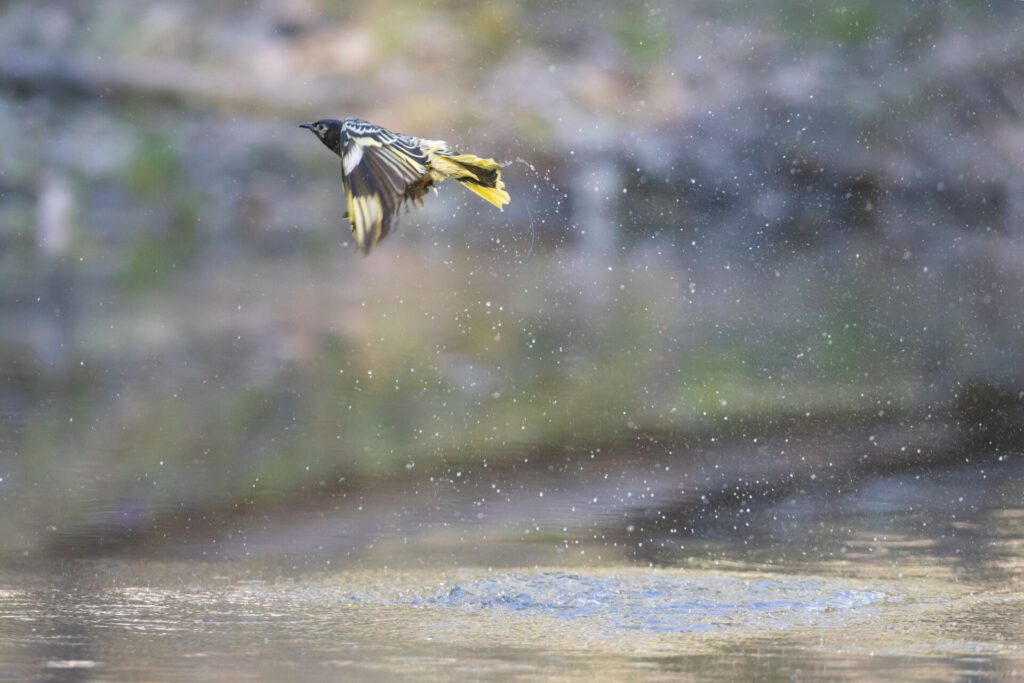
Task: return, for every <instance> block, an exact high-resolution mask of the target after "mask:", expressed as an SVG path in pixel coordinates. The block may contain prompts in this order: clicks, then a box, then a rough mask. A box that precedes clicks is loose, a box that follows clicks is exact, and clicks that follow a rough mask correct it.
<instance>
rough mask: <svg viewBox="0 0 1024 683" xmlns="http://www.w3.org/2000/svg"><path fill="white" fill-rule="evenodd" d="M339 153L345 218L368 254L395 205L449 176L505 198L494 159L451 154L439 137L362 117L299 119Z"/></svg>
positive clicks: (495, 200)
mask: <svg viewBox="0 0 1024 683" xmlns="http://www.w3.org/2000/svg"><path fill="white" fill-rule="evenodd" d="M300 128H308V129H309V130H311V131H313V133H314V134H315V135H316V136H317V137H318V138H320V141H321V142H323V143H324V145H326V146H327V148H328V149H330V150H331V151H332V152H334V153H335V154H337V155H338V156H339V157H341V186H342V188H343V189H344V191H345V200H346V202H347V203H348V214H347V215H346V218H347V219H348V221H349V223H350V224H351V225H352V236H353V237H354V238H355V240H356V246H357V247H359V249H360V250H361V251H362V252H363V253H364V254H368V253H370V249H371V248H372V247H373V245H375V244H377V242H380V241H381V240H382V239H384V238H385V237H387V235H388V232H390V231H391V227H392V225H393V224H394V221H395V218H396V216H397V214H398V210H399V209H400V208H402V205H403V204H404V203H405V202H406V201H408V200H410V199H411V200H413V201H415V202H416V203H417V204H419V205H420V206H423V197H424V195H426V194H427V190H429V189H430V188H431V187H433V185H434V183H438V182H440V181H442V180H444V179H445V178H452V179H454V180H457V181H459V182H460V183H462V185H463V186H464V187H466V188H467V189H469V190H471V191H472V192H475V193H476V194H478V195H480V196H481V197H483V198H484V199H486V200H487V201H489V202H490V203H491V204H494V206H496V207H498V208H499V209H500V208H502V207H503V206H504V205H505V204H508V202H509V196H508V192H506V191H505V183H504V182H502V180H501V166H499V165H498V163H497V162H496V161H494V159H481V158H480V157H477V156H473V155H472V154H456V153H455V152H453V151H452V150H451V149H449V148H448V145H447V144H446V143H444V142H442V141H441V140H424V139H423V138H417V137H413V136H411V135H402V134H400V133H392V132H391V131H389V130H387V129H385V128H381V127H380V126H376V125H374V124H372V123H370V122H368V121H363V120H362V119H356V118H347V119H344V120H343V121H338V120H337V119H322V120H320V121H311V122H309V123H303V124H301V126H300Z"/></svg>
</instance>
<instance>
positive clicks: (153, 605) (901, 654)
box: [0, 562, 1024, 680]
mask: <svg viewBox="0 0 1024 683" xmlns="http://www.w3.org/2000/svg"><path fill="white" fill-rule="evenodd" d="M931 573H932V574H933V575H932V577H931V578H927V579H926V578H915V579H906V578H899V577H898V576H890V577H887V578H885V579H881V578H879V579H875V580H867V579H862V578H848V577H841V576H822V577H811V576H805V575H798V574H783V573H767V572H755V571H753V570H752V569H748V570H746V571H740V572H737V571H722V570H719V569H714V568H711V567H700V568H690V569H686V570H674V569H663V570H650V569H630V568H625V567H619V568H604V569H575V570H571V571H554V570H520V571H516V572H507V571H497V570H493V571H489V570H485V569H475V570H468V569H467V570H459V571H443V570H437V571H435V570H414V571H395V570H383V569H381V570H375V571H340V572H331V573H317V574H312V575H305V576H296V577H290V578H281V577H280V576H277V578H274V577H273V575H274V572H273V570H270V569H269V568H267V567H256V566H250V565H246V564H245V563H222V564H190V565H181V564H177V565H175V564H159V563H138V564H134V565H129V564H123V563H102V562H99V563H97V562H76V563H74V564H73V565H72V566H71V567H69V568H68V572H67V573H66V574H65V575H64V577H63V578H64V580H63V582H61V581H60V580H59V579H58V577H54V576H42V575H38V574H35V575H33V574H28V573H7V574H5V575H4V577H3V581H4V583H5V584H6V585H9V586H13V587H12V588H8V589H5V590H4V591H3V593H2V594H0V605H2V624H0V629H2V650H0V656H2V658H3V661H4V662H5V663H6V668H5V676H6V677H7V678H8V679H10V680H14V679H19V678H23V677H30V676H34V675H38V676H44V675H45V676H46V677H47V678H48V679H51V680H83V679H89V678H91V677H92V676H93V675H95V676H97V677H98V678H102V679H103V680H126V679H135V678H138V677H140V676H141V677H151V678H163V677H176V678H187V679H207V678H208V679H217V680H221V679H223V678H224V677H227V678H228V679H231V680H280V679H282V677H290V678H294V677H296V676H298V677H302V678H308V677H310V676H314V677H323V676H330V675H337V674H336V671H337V670H342V671H344V672H345V673H346V674H347V675H352V676H357V677H360V678H373V677H375V676H383V675H386V676H399V675H404V676H413V675H418V676H420V675H422V674H423V670H424V668H426V669H427V670H429V671H430V672H431V673H430V677H431V678H433V679H435V680H446V679H451V678H469V679H472V678H475V677H478V676H481V675H484V674H501V675H502V676H503V677H512V678H517V677H531V676H538V675H543V676H549V675H556V674H557V675H560V676H564V677H567V678H571V679H579V680H585V679H588V678H590V677H592V676H593V675H595V673H598V672H599V673H601V674H602V675H630V674H631V675H640V674H644V675H649V676H658V675H661V676H664V677H666V678H667V677H670V676H671V675H673V674H675V673H679V672H693V673H695V674H699V673H700V672H701V671H726V670H727V671H731V672H733V675H735V676H738V677H741V678H744V679H748V678H750V677H756V676H762V675H765V674H772V675H795V674H797V673H799V674H800V675H801V676H802V677H807V678H819V677H820V678H831V677H834V676H836V675H840V674H842V675H849V676H853V677H854V678H859V679H863V680H871V679H872V677H874V676H877V675H879V674H881V673H884V672H886V671H891V670H892V669H893V667H899V668H900V669H902V670H904V671H905V672H906V674H907V675H908V676H911V675H914V676H922V677H929V676H938V677H944V678H945V677H949V676H952V675H956V674H961V675H967V674H970V673H979V672H989V673H992V672H1001V673H1003V674H1012V672H1013V671H1014V670H1016V669H1015V667H1019V666H1020V665H1021V664H1022V661H1021V656H1020V651H1019V650H1018V645H1019V643H1017V642H1014V641H1012V640H1007V639H1005V637H1007V636H1010V634H1011V633H1012V632H1011V631H1008V630H998V629H999V628H1004V629H1010V628H1014V627H1016V626H1019V623H1016V622H1017V621H1018V620H1019V616H1018V615H1019V614H1020V613H1021V608H1022V607H1024V605H1022V604H1021V600H1020V596H1019V595H1017V596H1014V595H1012V594H1010V593H1008V592H998V593H993V592H988V591H982V590H978V589H979V586H977V585H974V584H970V583H964V582H962V581H959V580H957V579H956V577H955V576H954V575H952V574H950V573H949V572H946V571H943V570H942V569H941V568H940V567H939V566H937V565H936V566H934V567H932V568H931ZM55 580H56V583H53V581H55ZM982 622H984V623H985V624H987V625H988V626H987V627H986V628H983V629H980V630H979V628H978V627H979V625H980V624H981V623H982ZM993 624H1001V625H1002V626H1001V627H996V630H994V629H993V627H992V625H993ZM1000 634H1001V635H1000ZM723 667H724V668H723ZM772 672H774V673H772Z"/></svg>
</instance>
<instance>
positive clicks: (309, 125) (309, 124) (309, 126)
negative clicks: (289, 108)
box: [299, 121, 313, 130]
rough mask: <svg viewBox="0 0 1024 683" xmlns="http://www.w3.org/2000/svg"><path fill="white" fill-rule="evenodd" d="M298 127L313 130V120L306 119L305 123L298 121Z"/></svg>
mask: <svg viewBox="0 0 1024 683" xmlns="http://www.w3.org/2000/svg"><path fill="white" fill-rule="evenodd" d="M299 128H305V129H306V130H313V122H312V121H307V122H306V123H300V124H299Z"/></svg>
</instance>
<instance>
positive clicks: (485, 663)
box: [0, 438, 1024, 681]
mask: <svg viewBox="0 0 1024 683" xmlns="http://www.w3.org/2000/svg"><path fill="white" fill-rule="evenodd" d="M851 440H852V441H857V440H859V439H852V438H851ZM815 443H816V444H819V442H817V441H815ZM819 445H820V444H819ZM676 447H677V446H673V448H676ZM793 448H794V452H799V451H800V449H799V448H796V447H793ZM843 448H844V445H843V443H842V440H840V441H839V442H837V443H835V444H834V449H833V455H834V457H835V458H836V459H838V458H839V457H841V456H840V454H841V452H842V450H843ZM734 450H735V451H737V452H736V453H733V452H732V451H734ZM649 451H650V452H648V453H647V454H645V455H635V456H634V457H633V458H631V459H630V458H624V457H622V456H621V455H616V456H608V457H609V458H610V459H609V460H608V461H602V460H601V457H600V456H595V457H593V458H591V457H590V455H589V454H585V455H583V456H580V457H579V458H574V457H568V458H566V459H565V460H564V463H565V466H564V467H549V466H548V465H547V464H545V465H543V466H540V467H530V464H529V462H527V461H528V460H529V457H528V456H524V457H523V458H519V459H516V460H517V461H518V464H517V465H516V466H515V467H512V466H511V465H506V466H504V467H497V466H495V467H494V469H493V470H492V469H491V468H490V467H488V468H482V467H477V468H474V467H473V466H472V464H471V463H462V464H458V465H456V464H452V465H447V466H444V467H442V468H440V469H438V470H435V471H432V472H421V473H417V474H416V475H415V476H413V475H411V474H410V475H409V477H408V480H407V481H405V482H393V483H392V484H391V485H390V486H389V487H385V488H382V489H381V490H380V491H379V492H377V494H375V495H373V496H370V495H367V494H365V492H364V493H359V494H355V493H353V494H348V495H346V494H334V495H331V496H324V497H320V498H313V499H311V500H307V501H304V503H303V504H301V505H300V504H296V505H295V506H294V507H293V509H291V510H284V509H276V510H272V511H270V512H267V511H264V512H263V513H259V514H256V513H253V514H249V515H240V516H238V517H236V518H235V523H234V526H233V531H232V532H231V533H229V534H222V535H220V536H219V537H209V538H206V539H205V540H204V537H203V534H201V533H200V534H197V536H196V538H195V539H193V540H182V538H180V537H173V536H169V537H168V538H166V539H164V540H163V542H160V543H158V542H157V541H155V540H150V541H147V542H146V543H144V544H143V545H142V546H140V548H144V549H145V550H146V554H147V555H150V556H160V555H162V556H164V557H167V558H174V557H177V558H181V559H177V560H172V559H168V560H165V561H160V560H152V559H146V560H142V559H136V560H133V559H131V558H130V557H129V558H125V559H119V560H82V559H69V560H63V561H53V560H46V559H45V558H43V559H38V560H33V559H31V558H29V559H27V560H23V561H22V562H20V563H15V564H12V565H10V566H9V567H8V569H7V570H6V571H4V572H3V574H0V661H2V662H3V663H4V665H3V667H0V677H2V678H4V679H6V680H21V679H24V678H30V677H39V678H44V679H46V680H67V681H73V680H74V681H77V680H91V679H93V678H96V679H99V680H133V679H137V678H140V677H141V678H154V679H164V678H181V679H190V680H202V679H210V680H213V679H216V680H223V679H228V680H283V679H289V678H290V679H295V678H304V679H308V678H331V677H337V676H345V677H348V678H356V679H375V678H380V677H417V678H423V677H425V676H426V677H427V678H432V679H434V680H452V679H476V678H480V677H484V676H499V677H502V678H511V679H531V678H536V677H550V676H559V677H562V678H565V679H572V680H589V679H591V678H592V677H593V676H595V675H598V674H600V675H603V676H613V677H643V678H645V679H646V678H654V679H657V678H665V679H669V678H673V677H675V676H679V675H692V676H694V677H696V678H701V677H704V676H706V675H708V674H709V673H710V672H718V673H719V674H720V673H721V672H729V675H730V676H732V677H735V678H740V679H750V678H775V677H791V676H799V677H801V678H805V679H816V678H817V679H833V678H836V677H847V678H851V679H856V680H875V679H876V678H877V677H879V676H888V675H892V674H893V672H895V671H898V672H899V676H900V677H901V678H922V679H923V678H929V679H930V678H938V679H948V678H951V677H957V676H963V677H967V678H971V677H987V676H995V677H1010V678H1012V677H1014V676H1015V675H1019V674H1020V672H1021V671H1022V670H1024V653H1022V649H1021V648H1022V646H1024V639H1022V638H1021V636H1020V634H1021V633H1022V632H1024V618H1022V617H1021V615H1022V614H1024V604H1022V603H1024V591H1022V590H1021V588H1022V578H1024V574H1022V572H1021V568H1022V563H1021V558H1022V557H1024V552H1022V548H1024V505H1022V503H1021V500H1020V495H1021V492H1022V491H1024V469H1022V467H1021V463H1020V462H1019V460H1020V459H1019V458H1010V457H1004V458H998V457H997V458H994V459H983V460H982V461H983V463H984V464H981V465H977V466H974V465H966V464H965V465H962V466H955V467H949V468H946V469H943V470H937V471H936V472H935V473H933V474H931V475H929V476H927V477H926V476H921V475H920V474H914V473H911V474H906V473H902V472H893V473H887V474H886V473H877V472H876V474H875V475H874V476H868V474H867V472H865V473H862V477H861V478H857V477H852V478H851V477H847V478H845V479H844V481H846V482H856V485H855V486H854V485H852V484H850V483H846V484H843V488H848V489H849V490H846V491H843V492H837V491H836V490H835V486H837V484H836V483H835V482H833V483H828V482H824V483H822V482H819V480H818V479H813V480H812V479H808V481H806V482H805V483H803V484H800V485H799V486H796V487H790V488H780V489H779V490H778V491H774V490H773V486H772V482H773V481H774V480H773V478H772V475H771V473H770V472H762V473H761V474H760V475H759V476H758V477H756V479H757V481H758V482H759V483H758V486H746V487H744V486H743V484H744V481H743V479H744V477H737V476H736V475H735V474H728V472H729V467H730V465H729V463H730V462H731V461H733V460H734V459H741V458H740V457H739V454H741V453H742V452H743V448H742V447H739V446H736V445H732V446H723V447H722V448H720V449H717V450H716V449H712V450H710V451H709V452H708V453H707V454H706V455H707V456H708V458H709V460H708V461H707V462H702V459H701V456H699V455H698V456H695V457H694V458H693V459H692V462H691V464H690V465H689V467H687V466H685V465H684V464H683V463H680V462H676V463H675V465H674V467H670V468H669V470H668V471H669V472H674V474H673V475H672V476H671V477H666V476H664V474H662V476H659V477H657V478H655V476H654V475H655V473H657V472H661V473H664V472H665V468H666V465H665V461H664V459H663V456H664V455H665V452H658V449H656V448H652V449H649ZM797 457H806V456H797ZM611 462H614V463H616V468H617V469H614V470H613V469H612V468H611V466H610V463H611ZM715 465H717V467H716V466H715ZM484 472H486V476H484V474H483V473H484ZM723 472H726V474H722V475H721V476H720V477H719V476H712V475H713V473H723ZM787 478H788V476H787V477H783V479H787ZM680 481H683V482H688V483H687V484H686V486H682V487H681V486H679V484H680ZM726 481H732V482H733V483H732V484H731V485H729V486H724V482H726ZM665 482H673V483H672V485H671V486H668V485H664V483H665ZM702 482H703V483H702ZM964 482H971V485H970V486H964V485H963V483H964ZM747 483H748V484H749V483H750V482H749V481H748V482H747ZM758 487H760V488H758ZM724 490H729V491H732V492H733V494H734V495H732V496H726V497H725V498H731V502H726V501H725V500H724V499H723V500H717V501H716V500H714V495H712V494H713V492H715V491H718V492H719V494H720V495H721V492H722V491H724ZM737 491H743V492H744V493H743V494H742V495H739V494H736V492H737ZM757 491H761V492H762V494H760V495H758V494H757V493H756V492H757ZM961 494H963V495H961ZM211 514H212V513H211ZM220 524H221V522H218V523H217V524H216V525H214V526H219V525H220ZM94 531H95V530H94ZM83 533H84V531H83ZM131 547H132V546H125V549H126V550H130V548H131ZM204 558H205V559H204ZM452 566H463V567H465V568H464V569H451V567H452ZM424 672H429V673H428V674H424Z"/></svg>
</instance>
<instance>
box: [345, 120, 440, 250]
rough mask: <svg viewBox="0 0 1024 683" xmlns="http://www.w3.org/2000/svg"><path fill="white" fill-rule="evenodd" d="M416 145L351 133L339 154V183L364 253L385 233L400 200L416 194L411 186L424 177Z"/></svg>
mask: <svg viewBox="0 0 1024 683" xmlns="http://www.w3.org/2000/svg"><path fill="white" fill-rule="evenodd" d="M425 162H426V158H425V156H424V155H423V154H422V152H420V150H419V148H417V147H412V146H409V145H402V144H395V142H394V141H382V140H381V139H379V138H377V137H371V136H360V137H353V138H352V139H351V140H350V141H349V144H348V145H347V146H346V147H345V149H344V150H343V152H342V155H341V164H342V174H341V183H342V187H343V188H344V190H345V200H346V201H347V202H348V219H349V222H350V223H351V224H352V236H353V237H354V238H355V241H356V246H357V247H359V249H360V250H361V251H362V252H363V253H364V254H367V253H369V252H370V249H371V248H372V247H373V245H375V244H376V243H377V242H379V241H381V240H382V239H384V238H385V237H387V235H388V232H390V230H391V226H392V223H393V222H394V219H395V216H396V215H397V213H398V210H399V208H401V205H402V202H404V201H405V200H406V199H408V198H410V197H415V196H418V194H417V193H416V192H415V191H413V188H416V187H418V186H419V185H422V183H423V182H424V179H425V178H426V177H427V171H426V166H425Z"/></svg>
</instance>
